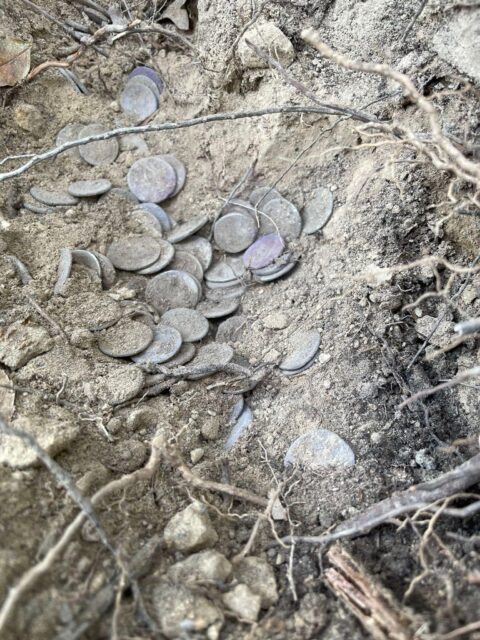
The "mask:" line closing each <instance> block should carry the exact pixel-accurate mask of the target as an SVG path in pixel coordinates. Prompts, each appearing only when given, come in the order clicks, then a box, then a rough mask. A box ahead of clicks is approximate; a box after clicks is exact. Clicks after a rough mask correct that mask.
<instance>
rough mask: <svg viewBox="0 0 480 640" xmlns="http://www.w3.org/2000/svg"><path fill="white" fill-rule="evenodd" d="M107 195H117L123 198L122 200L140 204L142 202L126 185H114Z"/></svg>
mask: <svg viewBox="0 0 480 640" xmlns="http://www.w3.org/2000/svg"><path fill="white" fill-rule="evenodd" d="M106 195H107V196H108V195H112V196H116V197H117V198H122V200H128V201H129V202H132V203H133V204H139V202H140V200H139V199H138V198H137V197H136V196H134V195H133V193H132V192H131V191H130V190H129V189H127V188H126V187H112V189H110V191H109V192H108V193H107V194H106ZM102 200H103V198H102Z"/></svg>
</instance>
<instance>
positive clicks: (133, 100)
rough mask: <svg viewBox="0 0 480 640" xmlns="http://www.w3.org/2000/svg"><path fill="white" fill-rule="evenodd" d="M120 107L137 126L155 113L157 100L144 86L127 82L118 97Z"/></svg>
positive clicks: (152, 92)
mask: <svg viewBox="0 0 480 640" xmlns="http://www.w3.org/2000/svg"><path fill="white" fill-rule="evenodd" d="M120 107H121V109H122V111H123V113H124V114H125V115H126V116H128V118H129V119H130V120H131V121H132V122H133V123H134V124H139V123H140V122H143V121H144V120H146V119H147V118H149V117H150V116H151V115H153V114H154V113H155V111H156V110H157V109H158V99H157V96H156V95H155V93H154V91H152V89H150V88H149V87H147V86H145V85H144V84H142V83H140V82H129V83H127V85H126V87H125V88H124V90H123V91H122V93H121V95H120Z"/></svg>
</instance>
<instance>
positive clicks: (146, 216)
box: [128, 207, 163, 239]
mask: <svg viewBox="0 0 480 640" xmlns="http://www.w3.org/2000/svg"><path fill="white" fill-rule="evenodd" d="M128 217H129V219H130V220H132V221H133V222H134V223H136V224H137V225H138V226H139V227H140V228H141V230H142V231H143V232H144V233H151V234H152V236H155V239H157V238H158V237H160V238H161V237H163V229H162V225H161V224H160V222H159V221H158V219H157V218H156V217H155V216H154V215H153V213H150V211H147V210H146V209H143V208H141V207H137V208H136V209H134V210H133V211H132V212H130V213H129V215H128ZM136 231H138V229H136Z"/></svg>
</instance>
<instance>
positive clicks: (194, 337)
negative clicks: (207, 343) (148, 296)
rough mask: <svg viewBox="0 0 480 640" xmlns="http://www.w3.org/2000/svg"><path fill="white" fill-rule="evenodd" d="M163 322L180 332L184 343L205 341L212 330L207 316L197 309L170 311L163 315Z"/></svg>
mask: <svg viewBox="0 0 480 640" xmlns="http://www.w3.org/2000/svg"><path fill="white" fill-rule="evenodd" d="M161 322H162V324H167V325H169V326H170V327H174V328H175V329H176V330H177V331H179V332H180V335H181V336H182V340H183V341H184V342H198V341H199V340H203V338H204V337H205V336H206V335H207V333H208V330H209V328H210V325H209V323H208V320H207V319H206V318H205V316H203V315H202V314H201V313H200V312H199V311H196V310H195V309H184V308H178V309H170V310H169V311H166V312H165V313H164V314H163V315H162V319H161Z"/></svg>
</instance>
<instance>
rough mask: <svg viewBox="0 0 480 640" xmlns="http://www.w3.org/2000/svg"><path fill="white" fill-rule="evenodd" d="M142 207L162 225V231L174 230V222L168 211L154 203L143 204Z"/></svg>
mask: <svg viewBox="0 0 480 640" xmlns="http://www.w3.org/2000/svg"><path fill="white" fill-rule="evenodd" d="M140 207H141V208H142V209H145V210H146V211H148V212H149V213H151V214H152V215H154V216H155V218H156V219H157V220H158V222H159V223H160V226H161V227H162V231H165V232H166V231H170V230H171V229H173V221H172V219H171V217H170V216H169V215H168V213H167V212H166V211H164V210H163V209H162V207H160V206H159V205H158V204H155V203H154V202H142V203H141V205H140Z"/></svg>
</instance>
